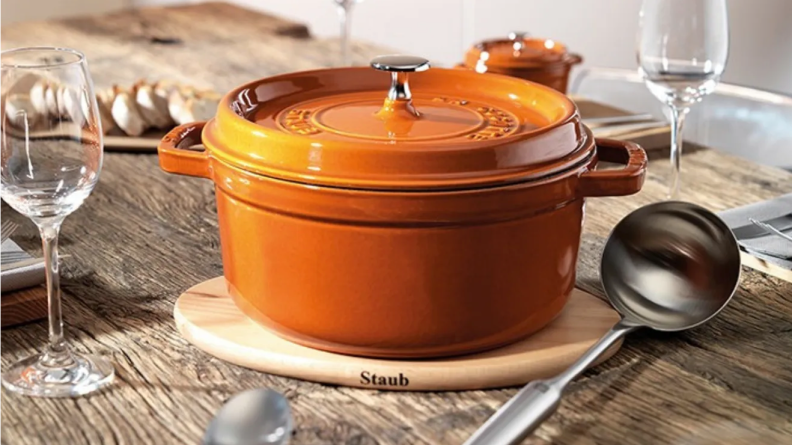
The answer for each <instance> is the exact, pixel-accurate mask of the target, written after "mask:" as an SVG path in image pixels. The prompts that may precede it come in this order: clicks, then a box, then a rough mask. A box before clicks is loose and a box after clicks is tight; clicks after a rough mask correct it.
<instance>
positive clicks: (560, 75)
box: [457, 32, 583, 93]
mask: <svg viewBox="0 0 792 445" xmlns="http://www.w3.org/2000/svg"><path fill="white" fill-rule="evenodd" d="M581 62H583V58H582V57H581V56H579V55H577V54H573V53H570V52H568V51H567V47H566V46H565V45H564V44H562V43H559V42H556V41H554V40H550V39H541V38H534V37H527V36H526V34H525V33H519V32H512V33H510V34H509V38H508V39H493V40H486V41H484V42H480V43H477V44H476V45H474V46H473V47H472V48H470V49H469V50H468V52H467V53H466V54H465V61H464V62H463V63H461V64H459V65H457V66H458V67H460V68H467V69H470V70H474V71H476V72H479V73H493V74H505V75H507V76H514V77H519V78H521V79H525V80H530V81H532V82H536V83H540V84H542V85H545V86H548V87H550V88H553V89H555V90H558V91H560V92H562V93H566V91H567V84H568V83H569V72H570V70H571V69H572V67H573V66H575V65H577V64H579V63H581Z"/></svg>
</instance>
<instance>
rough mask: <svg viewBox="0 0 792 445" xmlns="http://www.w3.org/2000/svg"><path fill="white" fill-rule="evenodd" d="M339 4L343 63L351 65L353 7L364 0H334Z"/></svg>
mask: <svg viewBox="0 0 792 445" xmlns="http://www.w3.org/2000/svg"><path fill="white" fill-rule="evenodd" d="M333 1H334V2H335V3H336V5H337V6H338V20H339V22H340V24H341V64H342V65H343V66H349V65H351V64H352V59H351V57H350V54H349V36H350V34H351V32H352V7H353V6H355V4H356V3H360V2H362V1H363V0H333Z"/></svg>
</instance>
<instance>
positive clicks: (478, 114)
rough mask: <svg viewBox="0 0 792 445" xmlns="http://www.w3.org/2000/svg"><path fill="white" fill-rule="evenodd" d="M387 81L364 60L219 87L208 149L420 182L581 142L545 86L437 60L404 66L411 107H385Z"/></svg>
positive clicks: (289, 172)
mask: <svg viewBox="0 0 792 445" xmlns="http://www.w3.org/2000/svg"><path fill="white" fill-rule="evenodd" d="M389 82H390V78H389V76H388V73H383V72H380V71H376V70H373V69H370V68H344V69H334V70H320V71H311V72H305V73H293V74H289V75H285V76H277V77H272V78H268V79H264V80H262V81H257V82H254V83H251V84H249V85H246V86H243V87H241V88H239V89H237V90H235V91H233V92H232V93H230V94H229V95H228V96H226V98H225V99H224V100H223V102H222V103H221V105H220V108H219V111H218V115H217V117H216V118H215V119H214V121H213V122H211V123H210V124H209V125H208V126H207V132H205V135H204V137H205V139H206V140H208V141H209V144H207V146H208V148H209V150H210V151H211V152H212V155H213V156H215V157H217V158H219V159H222V160H224V161H225V162H227V163H230V164H233V165H238V166H241V167H242V168H244V169H246V170H250V171H255V172H257V173H259V174H263V175H267V176H271V177H277V178H282V179H288V180H292V181H299V182H305V183H313V184H321V185H332V186H339V187H349V188H361V189H421V190H425V189H448V188H458V187H470V186H483V185H487V184H496V183H502V182H504V181H505V180H511V181H520V180H525V179H526V178H529V177H531V176H532V170H534V169H535V168H536V167H537V166H541V165H542V164H543V163H546V162H551V161H554V160H557V159H560V158H562V157H564V156H567V155H569V154H570V153H572V152H574V151H575V150H578V149H579V148H580V146H581V145H582V143H583V140H582V139H583V134H582V130H581V127H580V117H579V115H578V113H577V109H576V107H575V105H574V104H573V103H572V102H571V101H570V100H569V99H568V98H566V97H565V96H563V95H561V94H559V93H558V92H556V91H553V90H552V89H549V88H545V87H542V86H538V85H533V84H530V83H527V82H523V81H520V80H518V79H513V78H509V77H506V76H488V77H483V76H479V75H477V74H476V73H472V72H468V71H464V70H454V69H440V68H435V69H430V70H429V71H426V72H421V73H412V74H411V75H410V77H409V82H410V88H411V90H412V92H413V101H412V106H413V107H414V109H415V111H417V113H418V116H415V115H413V114H411V113H404V112H403V111H404V110H402V112H393V113H389V114H388V115H383V114H382V113H381V110H382V109H383V104H384V103H385V97H386V95H387V88H388V87H389ZM395 111H398V110H395Z"/></svg>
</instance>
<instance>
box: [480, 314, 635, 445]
mask: <svg viewBox="0 0 792 445" xmlns="http://www.w3.org/2000/svg"><path fill="white" fill-rule="evenodd" d="M635 329H637V326H635V325H630V324H626V323H624V322H623V321H620V322H618V323H616V325H615V326H613V328H611V330H610V331H608V333H607V334H605V335H604V336H602V338H601V339H599V341H597V343H595V344H594V346H592V347H591V348H589V350H588V351H586V353H585V354H583V356H581V357H580V358H579V359H578V361H576V362H575V363H574V364H573V365H572V366H570V367H569V368H568V369H567V370H566V371H564V372H563V373H561V374H559V375H558V376H556V377H553V378H552V379H548V380H534V381H533V382H531V383H529V384H527V385H525V387H524V388H523V389H521V390H520V392H518V393H517V394H516V395H515V396H514V397H512V399H511V400H509V401H508V402H506V404H505V405H503V406H502V407H501V409H499V410H498V412H496V413H495V414H494V415H493V416H492V417H490V418H489V420H487V422H486V423H484V425H482V426H481V428H479V429H478V431H476V432H475V433H474V434H473V436H471V437H470V439H468V440H467V442H465V444H464V445H514V444H518V443H520V442H522V441H523V440H524V439H525V438H526V437H528V435H529V434H531V433H532V432H534V430H536V429H537V428H538V427H539V425H541V424H542V422H544V421H545V420H547V418H548V417H550V416H551V415H552V414H553V413H554V412H555V411H556V409H558V405H559V404H560V403H561V395H562V394H563V392H564V389H565V388H566V386H567V385H568V384H569V382H571V381H572V379H574V378H575V377H577V376H578V375H579V374H580V373H581V372H583V371H584V370H585V369H586V368H588V367H589V366H591V364H592V363H594V362H595V361H596V360H597V359H598V358H599V357H600V356H601V355H602V354H603V353H604V352H605V351H607V350H608V349H609V348H610V347H611V346H613V345H614V344H615V343H616V342H617V341H619V340H620V339H621V338H622V337H624V335H626V334H627V333H629V332H631V331H633V330H635Z"/></svg>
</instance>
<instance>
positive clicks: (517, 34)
mask: <svg viewBox="0 0 792 445" xmlns="http://www.w3.org/2000/svg"><path fill="white" fill-rule="evenodd" d="M529 36H530V35H529V34H528V33H527V32H522V31H512V32H510V33H509V40H511V41H512V42H514V46H513V48H514V50H515V51H522V49H523V48H525V38H526V37H529Z"/></svg>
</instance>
